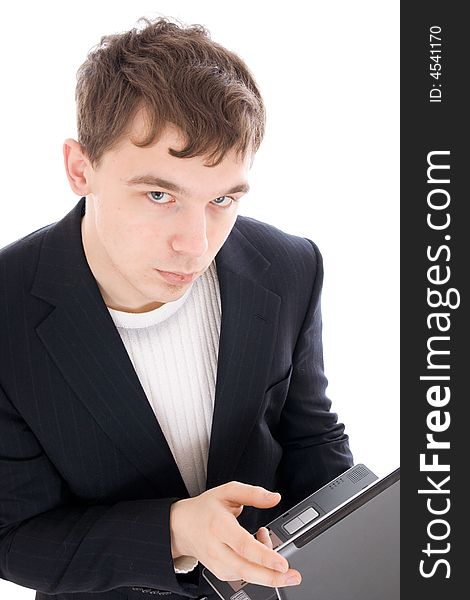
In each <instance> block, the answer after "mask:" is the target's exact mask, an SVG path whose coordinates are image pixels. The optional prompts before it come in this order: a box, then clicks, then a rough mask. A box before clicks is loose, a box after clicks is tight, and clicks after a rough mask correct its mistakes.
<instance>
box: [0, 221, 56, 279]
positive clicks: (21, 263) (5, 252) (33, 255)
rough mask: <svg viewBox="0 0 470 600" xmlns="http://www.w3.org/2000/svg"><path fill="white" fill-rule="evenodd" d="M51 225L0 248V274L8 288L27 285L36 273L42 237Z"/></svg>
mask: <svg viewBox="0 0 470 600" xmlns="http://www.w3.org/2000/svg"><path fill="white" fill-rule="evenodd" d="M51 227H52V225H46V226H45V227H41V228H40V229H37V230H36V231H33V232H31V233H29V234H28V235H25V236H24V237H22V238H20V239H18V240H16V241H14V242H11V243H10V244H8V245H7V246H4V247H3V248H0V274H1V278H2V280H4V281H6V283H7V284H8V286H9V287H11V286H12V285H13V284H14V282H18V283H20V282H21V284H22V285H25V284H26V285H28V283H29V282H32V279H33V277H34V273H35V272H36V266H37V261H38V259H39V253H40V249H41V246H42V242H43V240H44V237H45V236H46V234H47V232H48V231H49V229H50V228H51Z"/></svg>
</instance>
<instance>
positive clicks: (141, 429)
mask: <svg viewBox="0 0 470 600" xmlns="http://www.w3.org/2000/svg"><path fill="white" fill-rule="evenodd" d="M76 99H77V111H78V141H75V140H72V139H68V140H66V142H65V144H64V158H65V167H66V171H67V176H68V179H69V182H70V185H71V188H72V190H73V191H74V192H75V193H76V194H78V195H79V196H80V197H81V199H80V201H79V202H78V204H77V205H76V206H75V208H73V209H72V211H71V212H70V213H69V214H68V215H66V216H65V217H64V218H63V219H62V220H61V221H59V222H58V223H55V224H53V225H50V226H47V227H45V228H43V229H40V230H39V231H37V232H34V233H32V234H30V235H29V236H27V237H25V238H24V239H22V240H19V241H17V242H15V243H13V244H11V245H10V246H8V247H6V248H4V249H3V250H2V251H1V252H0V274H1V294H0V326H1V332H2V335H1V339H0V527H1V529H0V575H1V577H3V578H5V579H8V580H11V581H13V582H16V583H18V584H20V585H23V586H26V587H29V588H33V589H35V590H38V592H37V595H36V598H37V599H38V600H45V599H46V598H50V597H53V598H55V599H57V600H66V599H68V600H89V599H90V600H91V599H92V598H93V600H114V599H115V600H118V599H121V600H122V599H123V598H142V597H144V596H143V595H144V594H150V595H166V596H169V597H170V598H171V599H177V598H179V597H183V596H190V597H192V598H202V597H205V596H207V597H215V594H213V592H212V589H211V588H210V587H209V586H208V585H207V583H206V582H205V580H204V578H203V577H201V576H200V571H201V565H205V566H207V567H208V568H209V569H210V570H211V571H212V572H214V573H215V574H216V575H217V576H218V577H219V578H221V579H225V580H237V579H244V580H245V581H253V582H256V583H260V584H263V585H268V586H278V587H280V586H284V585H295V584H297V583H298V582H299V581H300V574H299V573H297V572H296V571H294V570H293V569H289V568H288V564H287V561H286V560H285V559H284V558H283V557H281V556H279V555H278V554H277V553H276V552H275V551H274V550H272V546H271V545H270V542H269V537H267V536H266V533H267V532H266V529H265V528H263V527H262V525H263V524H266V523H267V522H269V521H270V520H271V519H272V518H274V517H275V516H277V515H279V514H281V512H282V511H284V510H285V509H287V508H289V507H290V506H292V505H293V504H295V503H297V502H299V501H300V500H302V499H303V498H304V497H305V496H307V495H309V494H311V493H312V492H313V491H314V490H315V489H317V488H318V487H320V486H321V485H323V484H324V483H326V482H327V481H328V480H329V479H332V478H334V477H335V476H337V475H338V474H340V473H342V472H343V471H344V470H346V469H347V468H349V467H350V466H351V465H352V456H351V453H350V451H349V446H348V438H347V436H346V435H345V434H344V427H343V425H341V424H340V423H338V422H337V417H336V414H335V413H332V412H330V401H329V400H328V398H327V397H326V396H325V388H326V379H325V376H324V373H323V364H322V345H321V314H320V292H321V285H322V264H321V256H320V254H319V252H318V249H317V248H316V246H315V245H314V244H313V242H311V241H310V240H307V239H304V238H301V237H297V236H293V235H288V234H286V233H283V232H281V231H280V230H278V229H276V228H274V227H273V226H270V225H267V224H265V223H261V222H259V221H256V220H254V219H251V218H247V217H242V216H237V206H238V203H239V200H240V198H241V197H242V196H243V194H244V193H246V191H247V190H248V177H249V171H250V167H251V164H252V162H253V158H254V155H255V153H256V151H257V149H258V147H259V145H260V143H261V140H262V137H263V133H264V116H265V113H264V106H263V103H262V99H261V97H260V94H259V91H258V89H257V86H256V84H255V82H254V80H253V78H252V76H251V74H250V73H249V71H248V69H247V68H246V65H245V64H244V63H243V62H242V61H241V60H240V58H238V57H237V56H236V55H234V54H233V53H231V52H229V51H227V50H226V49H224V48H223V47H221V46H219V45H218V44H216V43H214V42H212V41H211V40H210V38H209V37H208V34H207V32H206V31H205V30H204V29H203V28H202V27H200V26H192V27H184V26H180V25H177V24H174V23H171V22H169V21H167V20H165V19H159V20H157V21H155V22H150V21H146V22H145V27H144V28H142V29H140V30H135V29H134V30H132V31H129V32H127V33H124V34H121V35H113V36H108V37H106V38H104V39H103V40H102V41H101V44H100V45H99V47H98V48H96V49H95V50H94V51H92V52H91V53H90V54H89V56H88V58H87V60H86V62H85V63H84V64H83V65H82V67H81V68H80V70H79V73H78V83H77V93H76ZM268 490H274V491H275V492H280V494H281V498H280V496H279V494H267V495H266V492H267V491H268ZM268 509H270V510H268ZM253 534H255V536H253Z"/></svg>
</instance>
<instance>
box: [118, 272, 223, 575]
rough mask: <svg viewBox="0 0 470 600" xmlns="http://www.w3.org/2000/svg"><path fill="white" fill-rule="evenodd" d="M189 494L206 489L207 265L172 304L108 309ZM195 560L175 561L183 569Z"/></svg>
mask: <svg viewBox="0 0 470 600" xmlns="http://www.w3.org/2000/svg"><path fill="white" fill-rule="evenodd" d="M108 310H109V312H110V314H111V317H112V319H113V321H114V324H115V325H116V327H117V329H118V331H119V334H120V336H121V338H122V341H123V342H124V345H125V347H126V350H127V353H128V354H129V357H130V359H131V361H132V364H133V366H134V369H135V371H136V373H137V376H138V377H139V380H140V383H141V385H142V387H143V389H144V391H145V393H146V395H147V399H148V401H149V403H150V406H151V407H152V409H153V412H154V413H155V416H156V418H157V420H158V423H159V424H160V427H161V429H162V432H163V434H164V436H165V438H166V441H167V443H168V445H169V447H170V450H171V452H172V454H173V457H174V459H175V462H176V464H177V465H178V468H179V470H180V473H181V476H182V478H183V481H184V483H185V484H186V487H187V489H188V492H189V495H190V496H191V497H192V496H197V495H199V494H200V493H202V492H203V491H204V490H205V489H206V475H207V457H208V452H209V440H210V434H211V427H212V415H213V410H214V397H215V381H216V374H217V357H218V350H219V337H220V319H221V302H220V291H219V282H218V278H217V270H216V267H215V262H214V261H213V262H212V264H211V265H210V267H209V268H208V269H207V270H206V271H205V272H204V273H203V274H202V275H201V276H200V277H199V278H198V279H196V281H194V282H193V283H192V284H191V286H190V287H189V289H188V290H186V292H185V294H184V295H183V296H182V297H181V298H179V299H178V300H175V301H174V302H167V303H166V304H163V305H162V306H161V307H159V308H156V309H154V310H151V311H149V312H145V313H127V312H122V311H117V310H114V309H111V308H108ZM195 564H196V562H195V560H194V559H193V560H192V561H187V560H186V561H182V560H179V559H176V560H175V570H176V571H177V572H186V571H187V570H188V569H189V570H190V569H191V568H193V567H194V566H195Z"/></svg>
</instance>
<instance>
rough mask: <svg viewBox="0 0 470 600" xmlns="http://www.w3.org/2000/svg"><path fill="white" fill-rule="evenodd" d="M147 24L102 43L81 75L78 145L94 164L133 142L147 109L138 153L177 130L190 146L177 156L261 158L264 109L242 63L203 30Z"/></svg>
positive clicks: (216, 159) (162, 20) (215, 159)
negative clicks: (169, 128) (136, 120)
mask: <svg viewBox="0 0 470 600" xmlns="http://www.w3.org/2000/svg"><path fill="white" fill-rule="evenodd" d="M140 21H143V22H144V23H145V27H144V28H142V29H137V28H134V29H132V30H130V31H128V32H125V33H120V34H115V35H108V36H104V37H102V38H101V41H100V43H99V44H98V45H97V46H96V47H95V48H93V49H92V50H91V51H90V52H89V53H88V56H87V59H86V61H85V62H84V63H83V65H82V66H81V67H80V68H79V70H78V72H77V87H76V95H75V97H76V102H77V129H78V141H79V143H80V145H81V146H82V148H83V150H84V151H85V153H86V154H87V156H88V158H89V159H90V161H91V162H92V164H93V165H94V166H97V165H98V164H99V161H100V159H101V157H102V156H103V154H104V153H105V152H106V151H107V150H109V149H110V148H111V147H112V146H114V145H115V144H117V142H119V141H120V140H121V139H122V138H123V136H124V135H126V133H127V132H128V129H129V128H130V126H131V123H132V120H133V117H134V116H135V114H136V112H137V111H138V110H139V109H140V108H143V109H144V114H145V116H146V119H147V122H148V134H147V135H146V136H145V138H144V139H142V140H132V141H133V143H134V144H135V145H136V146H139V147H145V146H149V145H151V144H152V143H154V142H156V141H157V139H158V137H159V135H160V134H161V133H162V131H163V128H164V127H165V125H166V124H167V123H171V124H173V125H175V126H176V127H177V128H178V129H179V130H180V131H181V132H182V134H183V136H184V140H185V142H186V145H185V147H184V148H183V149H182V150H180V151H176V150H174V149H170V151H169V152H170V154H171V155H172V156H176V157H180V158H184V157H188V158H189V157H192V156H207V157H208V158H209V160H210V162H211V165H217V164H219V163H220V161H221V160H222V159H223V158H224V156H225V154H226V153H227V152H228V151H229V150H231V149H232V148H233V149H235V150H236V152H237V154H238V155H240V154H241V155H242V156H245V154H246V153H247V152H248V151H251V152H253V153H254V152H256V151H257V150H258V148H259V145H260V143H261V140H262V138H263V135H264V126H265V108H264V104H263V101H262V98H261V95H260V93H259V90H258V87H257V85H256V82H255V81H254V79H253V76H252V75H251V73H250V71H249V70H248V68H247V66H246V65H245V63H244V62H243V60H242V59H241V58H240V57H238V56H237V55H236V54H234V53H233V52H231V51H229V50H227V49H226V48H223V47H222V46H220V45H219V44H217V43H215V42H213V41H212V40H211V39H210V34H209V32H208V31H207V29H206V28H205V27H203V26H202V25H191V26H184V25H181V24H180V23H174V22H170V21H169V20H168V19H167V18H163V17H161V18H158V19H156V20H155V21H153V22H152V21H150V20H149V19H146V18H143V19H140V20H139V22H140Z"/></svg>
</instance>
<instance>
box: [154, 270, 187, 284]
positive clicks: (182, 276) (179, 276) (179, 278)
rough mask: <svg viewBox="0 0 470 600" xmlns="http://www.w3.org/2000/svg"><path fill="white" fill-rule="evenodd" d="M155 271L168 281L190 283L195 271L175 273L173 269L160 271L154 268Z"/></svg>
mask: <svg viewBox="0 0 470 600" xmlns="http://www.w3.org/2000/svg"><path fill="white" fill-rule="evenodd" d="M156 271H157V272H158V273H159V274H160V275H161V276H162V277H163V279H165V280H166V281H169V282H170V283H190V282H191V281H192V280H193V279H194V277H195V276H196V273H189V274H187V273H175V272H173V271H160V269H156Z"/></svg>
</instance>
